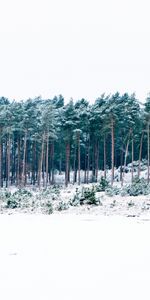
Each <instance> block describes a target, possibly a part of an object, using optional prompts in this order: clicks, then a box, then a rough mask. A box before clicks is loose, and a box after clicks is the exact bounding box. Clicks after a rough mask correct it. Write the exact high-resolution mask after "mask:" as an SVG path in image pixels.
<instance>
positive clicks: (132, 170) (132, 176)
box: [131, 138, 134, 182]
mask: <svg viewBox="0 0 150 300" xmlns="http://www.w3.org/2000/svg"><path fill="white" fill-rule="evenodd" d="M133 162H134V140H133V138H132V169H131V181H132V182H133V178H134V175H133V174H134V173H133V172H134V165H133Z"/></svg>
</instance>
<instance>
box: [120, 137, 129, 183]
mask: <svg viewBox="0 0 150 300" xmlns="http://www.w3.org/2000/svg"><path fill="white" fill-rule="evenodd" d="M129 142H130V132H129V138H128V141H127V145H126V150H125V158H124V167H123V172H122V181H121V186H123V181H124V175H125V168H126V164H127V156H128V148H129Z"/></svg>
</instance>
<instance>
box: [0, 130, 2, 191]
mask: <svg viewBox="0 0 150 300" xmlns="http://www.w3.org/2000/svg"><path fill="white" fill-rule="evenodd" d="M0 187H2V128H0Z"/></svg>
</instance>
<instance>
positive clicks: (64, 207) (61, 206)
mask: <svg viewBox="0 0 150 300" xmlns="http://www.w3.org/2000/svg"><path fill="white" fill-rule="evenodd" d="M68 208H69V204H68V203H66V202H63V201H60V202H59V203H58V206H57V210H58V211H62V210H67V209H68Z"/></svg>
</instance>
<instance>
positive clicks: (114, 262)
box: [0, 214, 150, 300]
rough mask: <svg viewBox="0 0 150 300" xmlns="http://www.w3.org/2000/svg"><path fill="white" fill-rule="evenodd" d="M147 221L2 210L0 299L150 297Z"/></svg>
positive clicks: (126, 299)
mask: <svg viewBox="0 0 150 300" xmlns="http://www.w3.org/2000/svg"><path fill="white" fill-rule="evenodd" d="M149 233H150V222H149V221H146V220H145V221H144V220H142V219H139V218H125V217H117V216H109V217H106V216H95V215H86V214H85V215H84V214H82V215H72V214H68V215H63V214H61V215H58V214H53V215H49V216H48V215H47V216H46V215H24V214H21V215H20V214H14V215H0V299H2V300H10V299H11V300H34V299H35V300H50V299H52V300H81V299H82V300H84V299H85V300H91V299H92V300H101V299H102V300H106V299H107V300H110V299H114V300H131V299H132V300H134V299H135V300H141V299H142V300H143V299H144V300H149V299H150V288H149V278H150V259H149V257H150V239H149Z"/></svg>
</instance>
